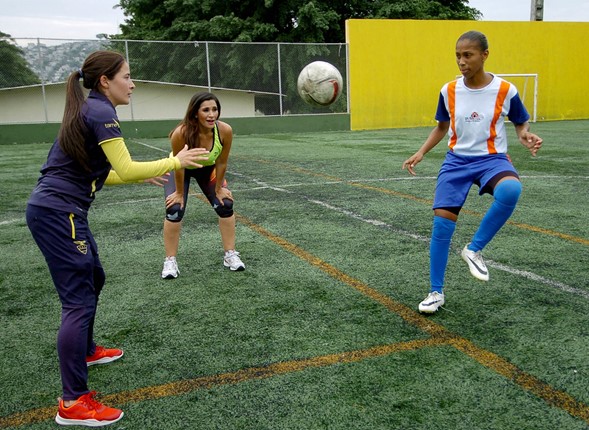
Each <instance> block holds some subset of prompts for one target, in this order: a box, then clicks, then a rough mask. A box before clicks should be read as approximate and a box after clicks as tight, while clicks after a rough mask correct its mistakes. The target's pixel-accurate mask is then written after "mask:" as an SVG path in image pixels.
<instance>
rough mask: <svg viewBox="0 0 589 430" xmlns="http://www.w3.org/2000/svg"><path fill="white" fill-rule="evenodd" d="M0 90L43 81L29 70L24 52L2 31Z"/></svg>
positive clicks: (0, 33) (0, 37)
mask: <svg viewBox="0 0 589 430" xmlns="http://www.w3.org/2000/svg"><path fill="white" fill-rule="evenodd" d="M0 58H2V67H1V68H0V88H10V87H20V86H24V85H34V84H39V83H41V81H40V80H39V78H38V77H37V75H35V73H34V72H33V71H32V70H31V69H30V68H29V66H28V64H27V62H26V61H25V59H24V52H23V50H22V49H21V48H19V47H18V46H17V45H16V42H15V41H14V40H13V39H11V38H10V35H9V34H6V33H2V32H1V31H0Z"/></svg>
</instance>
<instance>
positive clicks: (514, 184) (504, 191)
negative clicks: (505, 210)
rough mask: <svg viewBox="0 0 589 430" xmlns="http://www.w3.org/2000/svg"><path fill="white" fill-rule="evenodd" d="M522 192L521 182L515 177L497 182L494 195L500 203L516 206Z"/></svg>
mask: <svg viewBox="0 0 589 430" xmlns="http://www.w3.org/2000/svg"><path fill="white" fill-rule="evenodd" d="M521 193H522V184H521V182H520V181H517V180H515V179H508V180H505V181H501V182H499V183H498V184H497V186H496V187H495V190H494V192H493V196H494V197H495V200H497V201H498V202H499V203H502V204H504V205H507V206H515V204H516V203H517V201H518V200H519V196H520V195H521Z"/></svg>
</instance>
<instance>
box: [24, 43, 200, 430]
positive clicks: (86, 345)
mask: <svg viewBox="0 0 589 430" xmlns="http://www.w3.org/2000/svg"><path fill="white" fill-rule="evenodd" d="M80 79H82V81H83V86H84V88H86V89H88V90H90V92H89V95H88V97H87V98H86V99H85V97H84V92H83V90H82V87H81V86H80ZM134 88H135V85H134V84H133V81H132V80H131V76H130V71H129V65H128V64H127V62H126V61H125V59H124V57H123V56H122V55H120V54H118V53H115V52H109V51H97V52H94V53H92V54H90V55H89V56H88V57H87V58H86V60H85V61H84V64H83V66H82V68H81V69H80V70H77V71H75V72H73V73H72V74H71V75H70V76H69V78H68V81H67V84H66V103H65V111H64V116H63V122H62V124H61V127H60V130H59V134H58V137H57V139H56V141H55V143H54V144H53V146H52V147H51V149H50V151H49V155H48V156H47V161H46V162H45V164H44V165H43V167H42V168H41V176H40V178H39V180H38V182H37V185H36V187H35V189H34V190H33V192H32V194H31V197H30V199H29V201H28V205H27V210H26V219H27V225H28V227H29V229H30V231H31V233H32V235H33V238H34V239H35V242H36V243H37V245H38V246H39V248H40V250H41V252H42V253H43V255H44V257H45V260H46V262H47V265H48V266H49V271H50V273H51V277H52V279H53V283H54V285H55V288H56V290H57V293H58V295H59V298H60V301H61V309H62V312H61V325H60V328H59V332H58V337H57V352H58V356H59V366H60V371H61V380H62V386H63V394H62V397H61V399H60V400H59V405H58V412H57V415H56V417H55V420H56V422H57V423H58V424H62V425H85V426H99V425H106V424H111V423H113V422H116V421H118V420H119V419H121V418H122V416H123V412H122V411H121V410H119V409H115V408H110V407H107V406H104V405H102V404H101V403H99V402H98V401H97V400H96V399H95V398H94V395H95V392H93V391H90V390H89V389H88V366H90V365H94V364H104V363H109V362H112V361H114V360H117V359H119V358H120V357H121V356H122V355H123V351H122V350H120V349H116V348H112V349H111V348H104V347H102V346H97V345H96V344H95V343H94V339H93V328H94V317H95V315H96V306H97V303H98V297H99V295H100V291H101V290H102V287H103V286H104V283H105V274H104V270H103V269H102V265H101V263H100V259H99V255H98V250H97V246H96V242H95V241H94V237H93V235H92V232H91V231H90V228H89V226H88V218H87V217H88V210H89V209H90V205H91V203H92V202H93V200H94V197H95V195H96V193H97V192H98V191H100V189H101V188H102V186H103V185H104V184H121V183H125V182H143V181H149V182H154V183H161V182H165V180H166V179H165V177H162V175H164V174H166V173H167V172H169V171H171V170H174V169H179V168H184V167H192V168H197V167H200V165H199V164H197V162H198V161H199V160H206V159H208V151H206V150H204V149H199V148H195V149H190V150H189V149H188V148H181V149H180V150H179V151H177V153H176V154H175V156H174V157H170V158H165V159H161V160H157V161H151V162H135V161H133V160H132V159H131V156H130V154H129V152H128V150H127V147H126V145H125V142H124V140H123V137H122V134H121V130H120V127H119V121H118V118H117V113H116V110H115V108H116V107H117V106H118V105H126V104H129V100H130V97H131V93H132V92H133V89H134Z"/></svg>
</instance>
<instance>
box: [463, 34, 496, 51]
mask: <svg viewBox="0 0 589 430" xmlns="http://www.w3.org/2000/svg"><path fill="white" fill-rule="evenodd" d="M462 40H472V41H473V42H476V43H478V45H479V47H480V48H481V51H486V50H487V49H489V42H488V41H487V36H485V35H484V34H483V33H481V32H480V31H476V30H471V31H467V32H466V33H464V34H463V35H462V36H460V37H459V38H458V40H457V41H456V43H458V42H460V41H462Z"/></svg>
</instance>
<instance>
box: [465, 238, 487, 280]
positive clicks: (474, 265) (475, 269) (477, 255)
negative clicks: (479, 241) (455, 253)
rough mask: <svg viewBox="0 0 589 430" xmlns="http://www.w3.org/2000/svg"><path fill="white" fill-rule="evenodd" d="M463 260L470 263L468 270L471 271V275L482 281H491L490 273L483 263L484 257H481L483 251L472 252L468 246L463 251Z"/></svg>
mask: <svg viewBox="0 0 589 430" xmlns="http://www.w3.org/2000/svg"><path fill="white" fill-rule="evenodd" d="M460 255H461V256H462V259H463V260H464V261H466V262H467V263H468V268H469V269H470V274H471V275H472V276H474V277H475V278H477V279H480V280H481V281H488V280H489V271H488V270H487V266H486V265H485V262H484V261H483V256H482V255H481V251H477V252H474V251H471V250H470V249H468V245H466V246H465V247H464V248H463V249H462V253H461V254H460Z"/></svg>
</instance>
